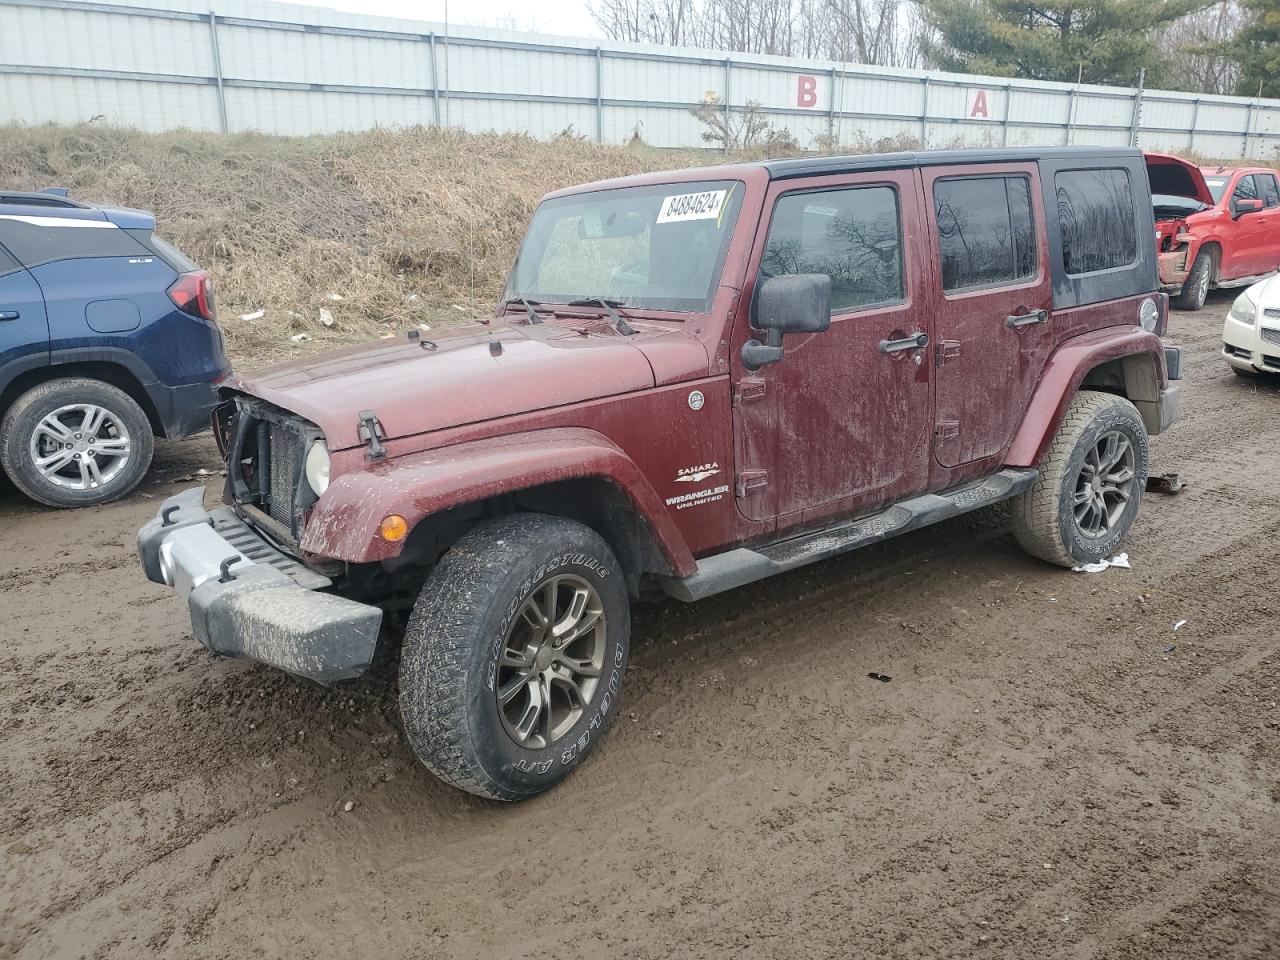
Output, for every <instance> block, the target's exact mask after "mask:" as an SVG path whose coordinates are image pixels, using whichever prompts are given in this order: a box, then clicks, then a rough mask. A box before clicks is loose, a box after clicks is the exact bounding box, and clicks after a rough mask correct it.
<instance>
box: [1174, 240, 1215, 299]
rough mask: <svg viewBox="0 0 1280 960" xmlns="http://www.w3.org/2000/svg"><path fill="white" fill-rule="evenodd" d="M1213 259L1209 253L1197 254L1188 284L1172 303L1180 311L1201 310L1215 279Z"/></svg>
mask: <svg viewBox="0 0 1280 960" xmlns="http://www.w3.org/2000/svg"><path fill="white" fill-rule="evenodd" d="M1212 274H1213V257H1212V256H1210V255H1209V253H1208V251H1205V250H1201V251H1200V252H1199V253H1197V254H1196V262H1195V263H1193V264H1192V265H1191V272H1190V273H1188V274H1187V279H1186V282H1185V283H1183V285H1182V289H1181V290H1179V291H1178V293H1177V295H1176V296H1174V297H1172V298H1171V299H1170V302H1171V303H1172V304H1173V305H1174V306H1175V307H1177V308H1178V309H1179V310H1199V309H1200V308H1201V307H1203V306H1204V302H1205V300H1206V299H1207V298H1208V296H1209V283H1210V281H1211V280H1212V279H1213V275H1212Z"/></svg>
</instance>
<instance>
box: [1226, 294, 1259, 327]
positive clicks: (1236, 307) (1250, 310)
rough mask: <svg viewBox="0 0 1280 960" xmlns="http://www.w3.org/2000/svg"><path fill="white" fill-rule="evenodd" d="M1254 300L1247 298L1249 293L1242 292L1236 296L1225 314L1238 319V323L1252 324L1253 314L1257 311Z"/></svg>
mask: <svg viewBox="0 0 1280 960" xmlns="http://www.w3.org/2000/svg"><path fill="white" fill-rule="evenodd" d="M1257 309H1258V308H1257V307H1256V306H1255V305H1254V302H1253V301H1252V300H1250V299H1249V294H1247V293H1242V294H1240V296H1238V297H1236V302H1235V303H1233V304H1231V312H1230V313H1228V314H1227V316H1229V317H1230V318H1231V319H1232V320H1238V321H1239V322H1240V323H1247V324H1249V325H1250V326H1252V325H1253V315H1254V314H1255V313H1256V312H1257Z"/></svg>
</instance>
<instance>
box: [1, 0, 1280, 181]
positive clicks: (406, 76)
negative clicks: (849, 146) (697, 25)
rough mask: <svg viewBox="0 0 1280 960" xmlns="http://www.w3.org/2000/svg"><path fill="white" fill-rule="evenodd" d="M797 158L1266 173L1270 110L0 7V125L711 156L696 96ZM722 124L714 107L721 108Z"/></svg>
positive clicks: (633, 54)
mask: <svg viewBox="0 0 1280 960" xmlns="http://www.w3.org/2000/svg"><path fill="white" fill-rule="evenodd" d="M707 97H712V98H720V100H721V102H722V103H727V105H728V106H727V108H728V110H729V111H730V112H731V114H732V117H733V119H735V120H737V119H741V116H742V112H743V111H744V110H745V109H746V108H748V106H749V105H754V106H755V107H758V108H759V109H760V110H761V111H763V113H764V114H765V116H766V119H767V120H768V122H769V123H771V124H772V125H773V126H775V127H777V128H785V129H787V130H789V131H790V133H791V134H792V136H793V137H794V138H795V139H796V140H797V141H798V142H799V143H800V145H801V146H804V147H812V146H814V145H815V144H817V143H820V142H821V143H824V144H825V143H827V142H828V140H829V139H830V138H833V137H834V139H835V140H836V141H838V142H842V143H858V144H874V143H875V142H876V141H879V140H881V139H884V138H895V139H897V140H899V141H902V140H916V141H921V142H923V143H924V145H926V146H935V147H936V146H943V145H946V144H961V143H963V144H975V145H991V146H1000V145H1009V146H1017V145H1042V144H1044V145H1047V144H1066V143H1072V144H1104V145H1111V144H1116V145H1119V144H1130V143H1136V144H1138V145H1141V146H1144V147H1148V148H1152V149H1163V150H1171V151H1178V150H1194V151H1196V152H1198V153H1202V154H1206V155H1213V156H1221V157H1241V156H1246V155H1247V156H1255V157H1270V156H1272V155H1274V153H1275V152H1276V150H1277V148H1278V147H1280V101H1274V100H1255V99H1246V98H1239V97H1218V96H1207V95H1196V94H1187V93H1178V92H1174V91H1166V90H1145V91H1144V90H1140V89H1137V88H1127V87H1098V86H1090V85H1083V86H1076V85H1072V84H1063V83H1042V82H1038V81H1031V80H1012V79H1007V78H994V77H979V76H967V75H961V74H947V73H938V72H933V73H926V72H924V71H918V70H903V69H896V68H889V67H871V66H866V65H860V64H844V63H832V62H830V61H819V60H801V59H793V58H784V57H768V56H756V55H747V54H729V53H725V52H722V51H707V50H691V49H674V48H664V47H658V46H653V45H647V44H625V43H614V42H607V41H600V42H597V41H591V40H583V39H570V38H564V37H553V36H544V35H538V34H530V33H519V32H514V31H504V30H487V29H481V28H473V27H465V28H459V27H456V26H455V27H452V28H448V29H446V27H445V26H444V25H443V24H438V23H429V22H422V21H414V20H403V19H395V18H384V17H367V16H361V15H357V14H346V13H340V12H338V11H334V10H327V9H322V8H318V7H300V6H293V5H290V4H283V3H275V2H264V3H254V2H250V0H0V122H19V123H44V122H48V121H56V122H62V123H74V122H80V121H84V120H88V119H90V118H93V117H97V116H102V117H105V118H106V119H107V120H109V121H111V122H115V123H122V124H127V125H132V126H137V127H141V128H143V129H148V130H164V129H171V128H174V127H190V128H194V129H207V130H216V129H223V130H248V129H253V130H262V131H265V132H269V133H281V134H305V133H314V132H330V131H337V130H359V129H366V128H369V127H373V126H405V125H411V124H421V123H442V124H446V125H454V126H460V127H463V128H465V129H468V130H477V131H479V130H490V129H494V130H514V131H520V132H526V133H529V134H531V135H533V136H538V137H547V136H554V135H556V134H558V133H560V132H562V131H565V130H570V129H571V130H572V132H573V133H575V134H577V135H586V136H590V137H593V138H598V139H602V140H606V141H612V142H620V141H623V140H626V139H628V138H630V137H631V136H632V135H633V134H635V133H637V132H638V133H639V134H640V136H641V137H643V139H644V140H645V141H646V142H647V143H650V144H654V145H656V146H664V147H696V146H707V145H708V143H707V141H705V140H704V139H703V133H704V132H705V128H704V127H703V126H702V125H701V124H700V123H699V122H698V121H697V120H696V119H695V118H694V117H693V116H692V115H691V113H690V111H691V109H692V108H693V107H695V106H696V105H698V104H699V103H701V102H702V101H703V100H704V98H707ZM722 109H723V107H722Z"/></svg>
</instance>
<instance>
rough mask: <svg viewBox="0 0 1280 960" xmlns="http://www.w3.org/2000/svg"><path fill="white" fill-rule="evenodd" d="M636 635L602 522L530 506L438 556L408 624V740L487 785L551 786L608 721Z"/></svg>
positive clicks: (466, 784)
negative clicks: (598, 527) (586, 522)
mask: <svg viewBox="0 0 1280 960" xmlns="http://www.w3.org/2000/svg"><path fill="white" fill-rule="evenodd" d="M630 634H631V623H630V608H629V600H628V596H627V589H626V583H625V580H624V577H623V575H622V570H621V568H620V567H619V565H618V561H617V559H616V558H615V557H614V555H613V551H611V550H610V549H609V546H608V544H606V543H605V542H604V540H603V539H601V537H600V536H599V535H598V534H596V533H595V531H593V530H591V529H590V528H588V527H585V526H583V525H582V524H580V523H576V522H574V521H572V520H567V519H564V518H563V517H553V516H547V515H545V514H533V513H528V514H514V515H511V516H506V517H500V518H498V519H495V520H491V521H489V522H487V523H484V524H482V525H480V526H478V527H476V528H475V529H473V530H471V531H470V532H468V533H467V534H466V535H465V536H463V537H462V538H461V539H460V540H459V541H458V542H457V543H456V544H454V546H453V547H452V548H451V549H450V550H449V551H448V552H446V553H445V555H444V556H443V557H442V558H441V559H440V562H439V563H438V564H437V565H436V568H435V569H434V570H433V571H432V573H431V576H430V577H428V578H427V582H426V584H425V585H424V586H423V588H422V592H421V594H420V595H419V597H418V601H417V604H416V605H415V606H414V610H413V615H412V617H411V618H410V620H409V624H408V627H407V628H406V630H405V638H404V646H403V649H402V652H401V659H400V712H401V717H402V719H403V722H404V728H405V734H406V736H407V737H408V740H409V744H410V746H412V747H413V750H414V752H415V753H416V754H417V755H418V757H419V759H421V760H422V762H423V763H424V764H426V766H427V767H428V768H429V769H430V770H431V771H432V772H433V773H434V774H435V775H436V776H438V777H439V778H440V779H442V780H444V781H445V782H446V783H449V784H451V785H453V786H455V787H458V788H459V789H462V790H466V791H467V792H469V793H474V794H477V795H478V796H482V797H489V798H492V799H495V800H520V799H524V798H526V797H531V796H533V795H535V794H538V793H541V792H542V791H544V790H547V789H550V788H551V787H553V786H555V785H556V784H557V783H559V782H560V781H561V780H563V779H564V778H565V777H567V776H568V775H569V774H570V773H572V772H573V771H574V770H575V769H576V768H577V767H578V766H579V765H580V764H581V763H582V761H583V760H584V759H585V758H586V757H587V755H588V754H589V753H590V752H591V750H593V749H594V748H595V746H596V744H597V743H598V742H599V741H600V738H601V737H602V736H603V735H604V732H605V730H607V729H608V727H609V724H610V722H611V721H612V719H613V715H614V713H615V712H616V710H617V703H618V688H619V686H620V685H621V683H622V676H623V673H624V672H625V670H626V666H627V655H628V651H629V648H630Z"/></svg>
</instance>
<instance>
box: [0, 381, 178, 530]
mask: <svg viewBox="0 0 1280 960" xmlns="http://www.w3.org/2000/svg"><path fill="white" fill-rule="evenodd" d="M153 447H154V440H153V437H152V434H151V423H150V422H149V421H148V420H147V415H146V414H145V413H143V411H142V408H141V407H139V406H138V404H137V401H135V400H134V399H133V398H132V397H131V396H129V395H128V394H127V393H125V392H124V391H123V390H120V389H118V388H116V387H113V386H111V385H110V384H107V383H103V382H101V381H99V380H89V379H84V378H79V377H76V378H67V379H64V380H51V381H49V382H48V383H42V384H40V385H39V386H35V387H32V388H31V389H30V390H28V391H27V392H26V393H24V394H23V395H22V396H20V397H19V398H18V399H17V400H16V401H14V404H13V406H12V407H10V408H9V411H8V413H7V414H6V415H5V417H4V421H3V424H2V425H0V464H2V465H3V466H4V470H5V473H7V474H8V475H9V479H11V480H12V481H13V483H14V486H16V487H17V488H18V489H19V490H21V491H22V492H23V493H25V494H26V495H27V496H28V497H30V498H31V499H32V500H36V501H38V502H40V503H43V504H45V505H46V506H50V507H85V506H91V505H93V504H99V503H106V502H107V501H109V500H115V499H117V498H118V497H122V496H124V495H125V494H126V493H128V492H129V491H131V490H132V489H133V488H134V487H136V486H137V485H138V484H139V483H140V482H141V480H142V478H143V476H144V475H145V474H146V472H147V468H148V467H149V466H150V465H151V455H152V452H153Z"/></svg>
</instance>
